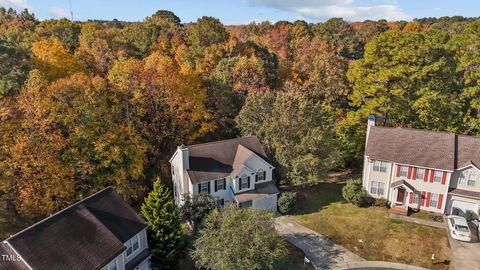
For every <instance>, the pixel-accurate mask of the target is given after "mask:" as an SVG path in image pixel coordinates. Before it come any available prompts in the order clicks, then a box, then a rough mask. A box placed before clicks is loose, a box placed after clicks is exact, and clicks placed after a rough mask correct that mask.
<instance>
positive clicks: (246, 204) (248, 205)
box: [238, 201, 252, 208]
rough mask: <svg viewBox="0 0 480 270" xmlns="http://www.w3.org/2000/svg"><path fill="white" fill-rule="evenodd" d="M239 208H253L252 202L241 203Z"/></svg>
mask: <svg viewBox="0 0 480 270" xmlns="http://www.w3.org/2000/svg"><path fill="white" fill-rule="evenodd" d="M238 207H240V208H248V207H252V201H246V202H241V203H239V204H238Z"/></svg>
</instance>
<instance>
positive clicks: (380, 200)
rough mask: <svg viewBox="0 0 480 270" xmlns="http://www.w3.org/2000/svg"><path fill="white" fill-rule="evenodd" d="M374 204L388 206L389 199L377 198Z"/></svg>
mask: <svg viewBox="0 0 480 270" xmlns="http://www.w3.org/2000/svg"><path fill="white" fill-rule="evenodd" d="M373 206H377V207H387V206H388V201H387V199H385V198H378V199H376V200H375V202H374V203H373Z"/></svg>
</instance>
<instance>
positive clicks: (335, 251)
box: [275, 216, 365, 269]
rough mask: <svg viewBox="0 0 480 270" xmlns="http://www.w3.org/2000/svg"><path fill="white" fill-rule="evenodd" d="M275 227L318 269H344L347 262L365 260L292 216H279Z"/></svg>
mask: <svg viewBox="0 0 480 270" xmlns="http://www.w3.org/2000/svg"><path fill="white" fill-rule="evenodd" d="M275 228H276V230H277V232H278V234H280V235H281V236H283V237H284V238H285V239H287V241H288V242H290V243H292V244H293V245H295V246H297V247H298V248H300V249H301V250H302V251H303V252H304V253H305V255H306V256H307V258H308V259H309V260H310V261H311V263H312V265H313V266H314V267H315V268H316V269H342V268H343V266H344V265H346V264H347V263H353V262H358V261H365V259H363V258H361V257H360V256H358V255H355V254H353V253H352V252H350V251H348V250H347V249H345V248H344V247H342V246H340V245H337V244H335V243H333V242H332V241H331V240H329V239H328V238H326V237H324V236H322V235H320V234H318V233H316V232H314V231H312V230H310V229H308V228H306V227H305V226H303V225H301V224H299V223H298V222H297V221H296V220H294V219H293V218H291V217H287V216H280V217H277V218H276V220H275Z"/></svg>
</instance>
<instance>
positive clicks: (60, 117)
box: [0, 8, 480, 220]
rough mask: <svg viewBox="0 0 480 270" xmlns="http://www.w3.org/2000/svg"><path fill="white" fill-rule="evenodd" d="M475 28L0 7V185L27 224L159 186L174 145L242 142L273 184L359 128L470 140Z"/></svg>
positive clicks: (354, 154) (331, 156)
mask: <svg viewBox="0 0 480 270" xmlns="http://www.w3.org/2000/svg"><path fill="white" fill-rule="evenodd" d="M479 67H480V20H477V19H475V18H463V17H442V18H424V19H416V20H413V21H410V22H405V21H399V22H390V21H385V20H380V21H364V22H347V21H344V20H343V19H340V18H332V19H330V20H327V21H325V22H322V23H315V24H314V23H307V22H305V21H295V22H286V21H280V22H277V23H274V24H272V23H270V22H260V23H250V24H248V25H240V26H226V25H223V24H222V22H221V21H219V20H218V19H216V18H212V17H207V16H205V17H202V18H199V19H198V20H197V21H196V22H193V23H188V24H183V23H182V22H181V21H180V19H179V18H178V17H177V16H176V15H175V14H173V13H172V12H170V11H158V12H156V13H155V14H153V15H152V16H149V17H147V18H145V19H144V20H143V21H141V22H120V21H118V20H113V21H88V22H78V21H73V22H72V21H69V20H67V19H60V20H43V21H40V20H38V19H36V18H35V16H34V15H33V14H30V13H29V12H28V11H26V10H25V11H22V12H19V13H18V12H16V11H14V10H12V9H8V10H6V9H4V8H0V192H1V195H2V198H3V199H7V200H9V201H11V202H12V204H13V205H14V207H15V209H16V211H18V212H19V213H20V214H21V215H22V216H24V217H26V218H28V219H29V220H38V219H40V218H42V217H45V216H47V215H49V214H51V213H54V212H56V211H58V210H59V209H62V208H63V207H65V206H67V205H69V204H71V203H72V202H74V201H76V200H78V198H79V196H80V195H88V194H91V193H93V192H95V191H98V190H100V189H102V188H104V187H106V186H113V187H114V188H115V189H116V191H117V192H118V193H119V194H121V195H122V196H123V197H124V198H125V199H126V200H128V201H129V202H134V201H137V200H138V199H139V198H141V197H143V196H144V195H145V193H146V191H147V188H148V187H151V186H152V181H151V180H152V179H156V178H157V177H160V178H161V179H165V182H166V183H167V184H168V183H169V181H168V179H169V166H168V158H169V156H170V155H171V154H172V153H173V151H174V150H175V148H176V146H177V145H179V144H181V143H185V144H188V143H195V142H205V141H212V140H220V139H227V138H233V137H238V136H247V135H256V136H258V137H259V138H260V140H261V141H262V143H263V144H264V146H265V148H266V151H267V153H268V155H269V157H270V158H271V160H272V161H273V162H274V164H275V166H276V168H278V170H277V171H276V173H277V175H276V178H277V181H280V182H284V183H287V184H309V183H315V182H319V181H322V179H324V178H323V177H324V175H325V174H326V173H327V172H329V171H332V170H337V169H341V168H344V167H345V166H356V165H357V164H358V163H359V161H361V159H362V152H363V147H364V146H363V142H364V136H365V121H366V118H367V117H368V115H370V114H375V115H377V116H381V117H384V118H385V119H386V125H387V126H395V127H414V128H425V129H430V130H443V131H453V132H458V133H462V134H468V135H480V118H479V113H480V100H479V97H480V87H479V82H480V69H479Z"/></svg>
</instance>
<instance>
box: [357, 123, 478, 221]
mask: <svg viewBox="0 0 480 270" xmlns="http://www.w3.org/2000/svg"><path fill="white" fill-rule="evenodd" d="M375 123H376V119H375V117H374V116H370V117H369V119H368V126H367V139H366V146H365V156H364V166H363V186H364V188H365V189H366V190H367V192H368V194H369V196H371V197H374V198H386V199H387V200H388V201H389V202H390V205H391V207H392V211H393V212H396V213H399V214H407V211H408V209H409V208H410V209H414V210H425V211H430V212H437V213H442V214H443V213H446V214H451V213H454V214H459V215H465V214H466V212H467V211H470V212H472V214H473V215H474V217H477V216H478V211H479V207H480V181H479V180H478V179H479V176H480V170H479V167H478V166H479V165H480V138H477V137H471V136H463V135H456V134H454V133H449V132H433V131H428V130H421V129H408V128H389V127H381V126H376V125H375Z"/></svg>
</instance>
